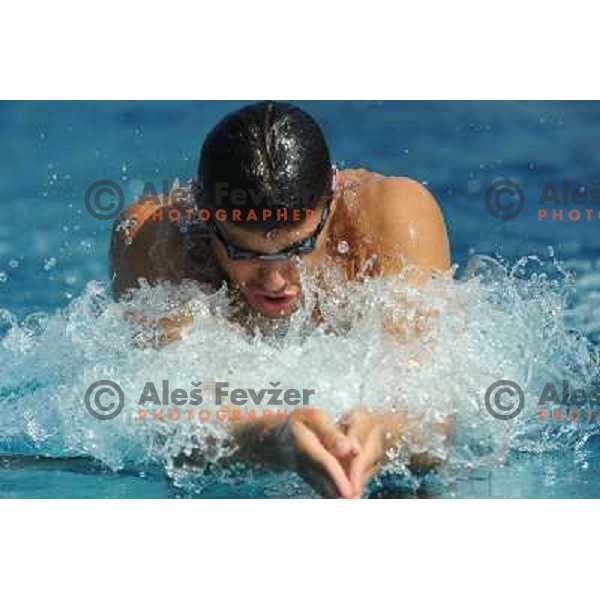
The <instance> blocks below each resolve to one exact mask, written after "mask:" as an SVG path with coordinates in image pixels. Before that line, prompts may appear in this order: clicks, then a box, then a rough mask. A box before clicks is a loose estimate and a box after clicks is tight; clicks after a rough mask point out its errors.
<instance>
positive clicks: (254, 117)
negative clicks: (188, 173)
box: [198, 101, 333, 230]
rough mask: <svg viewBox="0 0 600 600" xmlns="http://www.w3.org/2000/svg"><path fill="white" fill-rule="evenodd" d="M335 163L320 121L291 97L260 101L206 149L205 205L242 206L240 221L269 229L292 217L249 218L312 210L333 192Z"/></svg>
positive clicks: (218, 130)
mask: <svg viewBox="0 0 600 600" xmlns="http://www.w3.org/2000/svg"><path fill="white" fill-rule="evenodd" d="M332 177H333V171H332V165H331V160H330V156H329V149H328V147H327V143H326V142H325V137H324V136H323V132H322V131H321V128H320V127H319V125H318V124H317V123H316V121H315V120H314V119H313V118H312V117H311V116H309V115H308V114H307V113H305V112H304V111H303V110H301V109H300V108H298V107H297V106H294V105H292V104H289V103H287V102H273V101H268V102H258V103H255V104H250V105H248V106H245V107H244V108H242V109H240V110H238V111H236V112H234V113H232V114H230V115H228V116H226V117H225V118H224V119H222V120H221V121H220V122H219V123H218V124H217V125H216V126H215V127H214V128H213V129H212V131H211V132H210V133H209V134H208V136H207V137H206V139H205V141H204V144H203V146H202V151H201V154H200V163H199V167H198V180H199V181H200V183H201V191H200V192H199V197H198V203H199V205H200V206H199V208H207V209H209V210H213V211H214V210H217V209H224V210H225V211H227V216H228V217H229V216H230V214H231V211H232V210H234V209H236V210H239V211H241V215H242V222H241V223H240V226H243V227H246V228H249V229H259V230H261V229H262V230H269V229H273V228H275V227H278V226H279V227H282V226H283V227H285V226H286V225H288V226H291V225H292V223H290V222H289V221H281V220H277V219H269V220H267V221H263V220H261V219H260V218H259V219H258V221H247V220H246V218H245V217H246V215H247V214H248V212H249V211H250V210H254V211H255V212H256V213H262V209H263V208H271V209H273V213H275V212H276V209H278V208H286V209H288V210H293V209H301V210H302V209H312V210H315V209H317V208H319V207H320V206H322V205H323V204H324V203H325V202H326V201H327V200H328V199H329V198H330V197H331V195H332Z"/></svg>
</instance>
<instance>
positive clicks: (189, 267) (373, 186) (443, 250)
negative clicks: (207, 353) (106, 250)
mask: <svg viewBox="0 0 600 600" xmlns="http://www.w3.org/2000/svg"><path fill="white" fill-rule="evenodd" d="M337 178H338V179H337V185H336V194H335V196H334V198H333V200H332V204H331V214H330V216H329V219H328V221H327V223H326V225H325V228H324V229H323V231H322V232H321V234H320V235H319V237H318V239H317V243H316V247H315V249H314V251H313V252H312V253H310V254H308V255H306V256H303V257H302V258H301V259H298V258H292V259H287V260H276V261H263V260H241V261H235V260H232V259H230V258H229V257H228V255H227V253H226V250H225V247H224V245H223V243H222V242H221V241H220V240H218V239H217V238H216V236H214V235H210V236H208V237H206V236H205V237H203V238H202V239H200V238H199V239H192V238H191V236H188V237H187V238H186V236H185V234H184V233H182V232H181V231H180V230H179V229H178V228H177V227H175V225H174V224H173V223H171V222H169V221H168V220H161V221H159V220H156V221H155V220H151V219H148V217H149V215H150V214H151V212H150V210H148V211H144V210H143V209H142V210H140V207H139V205H138V206H134V205H133V204H132V205H130V208H129V209H128V211H126V213H125V216H124V217H123V218H122V219H127V218H129V217H131V216H132V215H133V214H135V216H136V218H137V224H136V232H135V236H132V235H131V232H128V230H127V229H126V228H120V227H118V226H117V227H115V229H114V231H113V238H112V243H111V256H110V259H111V274H112V281H113V290H114V294H115V296H116V297H117V298H119V297H121V296H122V295H123V294H125V293H126V292H127V290H128V289H130V288H133V287H135V286H136V285H137V280H138V279H139V278H144V279H146V280H147V281H149V282H150V283H158V282H160V281H174V282H177V281H182V280H184V279H194V280H197V281H202V282H203V283H207V284H210V285H213V286H215V287H218V286H219V285H220V284H221V283H222V282H223V281H224V280H225V281H227V282H228V284H229V285H230V286H231V287H232V288H233V289H236V290H237V291H238V292H239V297H240V301H241V302H242V303H243V304H244V306H243V309H244V310H245V311H247V312H249V313H256V314H259V315H261V316H263V317H266V318H268V319H278V318H282V317H285V316H287V315H289V314H291V313H292V312H293V311H294V310H295V309H296V308H297V306H298V304H299V302H300V301H301V299H302V290H301V287H300V274H299V265H298V260H301V261H302V264H303V267H304V268H306V269H308V270H309V271H310V270H312V269H315V268H317V267H318V266H322V265H323V264H324V263H325V261H327V260H335V261H336V262H337V263H338V264H339V265H340V266H341V267H342V269H343V272H344V273H345V275H346V277H347V279H348V280H352V279H357V278H359V277H360V276H361V274H366V275H368V276H371V277H385V276H387V275H395V274H398V273H400V272H402V271H403V270H404V269H405V268H406V267H409V266H410V267H411V269H410V272H411V280H412V281H413V282H414V283H419V282H422V281H426V280H427V279H428V278H429V277H430V276H431V274H432V272H434V271H442V272H443V271H447V270H448V269H449V268H450V250H449V243H448V237H447V233H446V227H445V223H444V219H443V216H442V213H441V211H440V209H439V207H438V205H437V202H436V201H435V199H434V198H433V196H432V195H431V194H430V193H429V191H428V190H427V189H426V188H425V187H423V186H422V185H421V184H419V183H417V182H415V181H413V180H411V179H408V178H404V177H384V176H381V175H378V174H376V173H370V172H368V171H366V170H365V169H351V170H346V171H340V172H338V173H337ZM152 206H154V207H155V205H152ZM320 216H321V213H320V211H316V212H315V214H313V215H311V216H310V218H308V219H307V220H305V221H304V222H300V223H298V225H297V226H294V227H293V228H286V229H277V230H275V231H274V232H273V233H272V234H271V235H268V236H265V235H264V234H262V233H257V232H251V231H246V230H244V229H243V228H242V227H240V226H239V225H238V224H236V223H233V222H224V223H222V224H221V229H222V231H223V235H225V236H226V237H227V241H229V242H231V243H234V244H235V245H237V246H240V247H243V248H245V249H248V250H253V251H255V252H259V253H273V252H278V251H280V250H282V249H284V248H287V247H288V246H290V245H291V244H293V243H294V242H297V241H299V240H302V239H304V238H305V237H307V236H309V235H310V234H311V233H313V232H314V230H315V228H316V227H317V224H318V222H319V218H320ZM342 241H343V242H345V243H346V244H347V251H344V252H341V251H340V247H341V246H340V242H342ZM190 322H191V319H190V318H185V317H183V318H182V317H178V318H177V319H173V320H169V319H168V318H167V319H163V320H162V323H161V326H162V327H163V329H164V331H165V334H164V340H165V341H171V340H176V339H178V338H179V336H180V332H181V330H182V328H183V327H185V326H187V325H189V324H190ZM315 414H316V415H317V417H316V418H315V419H314V420H313V419H310V420H306V421H304V422H296V423H292V424H288V426H286V427H285V428H284V429H283V430H282V429H281V426H279V425H278V426H275V425H269V424H265V423H262V424H260V425H255V426H252V427H253V429H252V431H248V429H247V428H248V427H250V426H245V427H246V429H245V430H244V431H241V430H237V431H234V433H235V434H236V435H239V436H240V437H244V438H246V439H247V437H248V435H250V436H254V438H255V439H256V440H268V439H269V437H273V436H276V438H277V440H278V443H277V444H272V443H265V444H264V449H265V453H269V454H272V453H273V452H278V450H277V448H281V444H282V441H283V443H284V444H285V446H286V449H285V451H283V450H282V451H281V457H282V461H284V462H286V464H287V466H288V467H289V468H292V469H295V470H297V471H298V473H299V474H300V475H301V476H302V477H303V478H304V479H305V480H306V481H308V482H309V483H310V484H311V485H312V486H313V487H314V488H315V489H316V490H317V491H318V492H319V493H320V494H321V495H323V496H326V497H331V496H334V497H342V498H357V497H360V496H361V495H362V493H363V491H364V489H365V486H366V485H367V483H368V481H369V480H370V479H371V478H372V477H373V476H374V475H375V474H376V473H377V471H378V468H379V467H380V465H381V464H382V463H383V462H385V460H386V457H387V451H388V450H389V449H390V448H391V447H393V446H394V445H395V444H397V443H398V442H399V440H400V438H401V436H402V435H403V433H404V429H405V421H404V419H403V418H402V417H401V416H399V415H398V414H395V413H374V412H370V411H369V410H367V409H366V408H365V407H362V406H361V405H360V399H357V407H356V408H355V409H354V410H352V411H351V412H350V413H349V414H347V415H345V417H344V418H343V419H341V420H340V421H339V422H337V423H335V422H333V421H332V419H331V418H330V417H329V416H328V415H327V413H326V411H325V410H323V408H322V407H321V408H320V410H318V411H316V413H315ZM290 449H291V451H290ZM259 454H260V453H259ZM283 457H285V458H283ZM290 457H292V458H290ZM265 458H266V459H268V458H273V457H272V456H270V457H269V456H265ZM416 459H417V460H420V461H421V462H422V465H426V464H427V462H428V459H427V457H416Z"/></svg>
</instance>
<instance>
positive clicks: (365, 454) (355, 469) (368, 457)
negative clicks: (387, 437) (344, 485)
mask: <svg viewBox="0 0 600 600" xmlns="http://www.w3.org/2000/svg"><path fill="white" fill-rule="evenodd" d="M382 453H383V447H382V445H381V439H380V436H379V434H378V432H377V430H372V431H371V434H370V435H369V436H368V437H367V439H366V441H365V442H364V443H363V451H362V452H361V453H360V454H359V455H358V456H357V457H356V458H355V459H354V460H353V461H352V462H351V463H350V468H349V471H348V478H349V479H350V483H351V485H352V487H353V489H354V493H355V495H356V494H358V495H359V496H360V495H361V494H362V490H363V488H364V486H365V485H366V483H368V481H369V479H370V478H371V476H369V473H370V472H371V471H375V472H376V471H377V467H378V465H379V462H380V460H381V458H382Z"/></svg>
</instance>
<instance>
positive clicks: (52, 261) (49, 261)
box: [44, 256, 56, 271]
mask: <svg viewBox="0 0 600 600" xmlns="http://www.w3.org/2000/svg"><path fill="white" fill-rule="evenodd" d="M54 267H56V258H54V257H53V256H51V257H50V258H46V259H44V271H51V270H52V269H54Z"/></svg>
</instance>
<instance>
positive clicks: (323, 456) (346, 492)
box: [292, 422, 354, 498]
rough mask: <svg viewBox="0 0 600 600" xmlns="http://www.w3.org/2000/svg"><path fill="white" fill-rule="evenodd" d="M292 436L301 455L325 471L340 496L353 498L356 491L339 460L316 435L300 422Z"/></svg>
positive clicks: (295, 426)
mask: <svg viewBox="0 0 600 600" xmlns="http://www.w3.org/2000/svg"><path fill="white" fill-rule="evenodd" d="M292 435H294V438H295V440H296V447H297V449H298V451H299V452H300V454H301V455H302V454H303V455H304V456H305V457H306V458H308V459H310V460H311V461H312V462H314V463H316V464H317V465H319V466H320V467H321V469H322V470H324V471H325V473H326V474H327V475H328V476H329V478H330V479H331V480H332V481H333V483H334V484H335V486H336V488H337V490H338V493H339V495H340V496H342V497H343V498H350V497H352V496H353V492H354V490H353V488H352V485H351V484H350V481H349V479H348V476H347V475H346V473H345V472H344V469H343V468H342V466H341V465H340V463H339V462H338V461H337V459H336V458H335V457H334V456H333V455H332V454H330V453H329V452H328V451H327V450H326V449H325V447H324V446H323V444H322V443H321V442H320V441H319V438H318V437H317V436H316V435H315V433H314V432H313V431H311V430H310V429H308V427H306V425H304V424H303V423H300V422H298V423H295V424H294V425H293V426H292Z"/></svg>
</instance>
